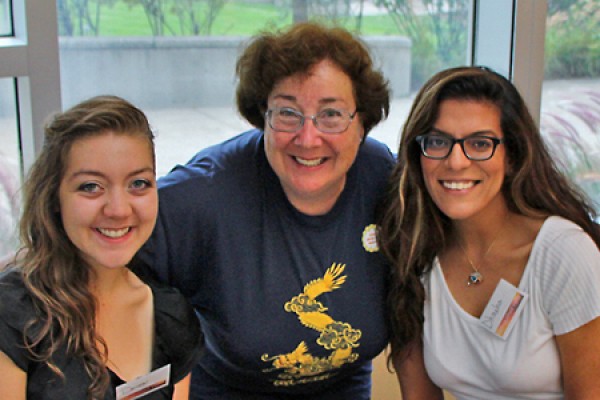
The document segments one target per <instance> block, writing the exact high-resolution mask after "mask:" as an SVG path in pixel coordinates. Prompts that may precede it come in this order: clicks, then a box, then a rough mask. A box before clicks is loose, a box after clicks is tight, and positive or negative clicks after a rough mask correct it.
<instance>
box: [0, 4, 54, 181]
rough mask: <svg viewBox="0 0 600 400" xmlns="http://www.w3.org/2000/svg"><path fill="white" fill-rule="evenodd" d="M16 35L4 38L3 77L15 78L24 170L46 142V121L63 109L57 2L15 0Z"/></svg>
mask: <svg viewBox="0 0 600 400" xmlns="http://www.w3.org/2000/svg"><path fill="white" fill-rule="evenodd" d="M12 18H13V21H12V24H13V28H14V35H13V36H12V37H0V59H1V60H2V63H0V78H13V79H14V83H15V84H14V87H15V96H16V104H17V130H18V132H19V143H20V151H21V160H22V168H23V173H25V172H26V171H27V170H28V169H29V167H30V166H31V164H32V163H33V161H34V160H35V157H36V155H37V154H38V153H39V151H40V149H41V147H42V145H43V123H44V120H45V119H46V118H47V116H48V115H49V114H51V113H52V112H56V111H59V110H60V109H61V97H60V67H59V53H58V26H57V25H58V22H57V15H56V2H55V1H47V0H12Z"/></svg>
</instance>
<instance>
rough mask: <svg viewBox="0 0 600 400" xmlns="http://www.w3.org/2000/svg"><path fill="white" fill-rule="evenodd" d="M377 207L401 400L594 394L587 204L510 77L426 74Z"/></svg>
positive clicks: (594, 240) (594, 251)
mask: <svg viewBox="0 0 600 400" xmlns="http://www.w3.org/2000/svg"><path fill="white" fill-rule="evenodd" d="M382 215H383V217H382V221H381V230H380V244H381V248H382V251H383V252H384V253H385V254H386V255H387V257H388V258H389V259H390V261H391V263H392V266H393V269H392V275H393V279H392V282H391V292H390V296H389V307H390V310H391V311H390V312H391V326H392V339H391V341H392V353H391V360H392V361H393V363H394V365H395V367H396V371H397V374H398V377H399V380H400V383H401V387H402V392H403V398H404V399H434V398H438V399H441V398H442V391H441V389H447V390H449V391H450V392H452V393H453V394H454V396H455V397H456V398H457V399H483V398H485V399H516V398H519V399H540V398H544V399H562V398H565V397H566V398H569V399H572V398H573V399H582V398H597V397H598V396H600V384H599V383H598V380H597V379H596V376H595V374H596V373H595V372H593V371H597V370H598V368H600V341H598V339H597V338H598V337H599V336H600V319H599V318H598V316H600V253H599V251H598V246H599V245H600V229H599V227H598V225H597V224H595V223H594V222H593V219H594V218H597V214H596V212H595V211H594V210H593V208H592V207H591V206H590V203H589V202H588V201H587V200H586V199H585V197H584V196H583V195H582V194H581V193H580V192H579V191H578V190H577V189H576V188H575V187H574V186H573V185H572V184H571V183H570V182H569V181H568V180H567V179H566V178H565V177H564V175H563V174H561V173H560V172H559V170H558V169H557V167H556V165H555V164H554V162H553V160H552V157H551V155H550V154H549V152H548V150H547V149H546V146H545V145H544V142H543V139H542V137H541V135H540V133H539V130H538V128H537V127H536V125H535V123H534V121H533V119H532V117H531V115H530V114H529V111H528V110H527V107H526V105H525V103H524V101H523V99H522V98H521V96H520V95H519V93H518V91H517V89H516V88H515V87H514V85H512V84H511V83H510V81H508V80H507V79H505V78H504V77H502V76H501V75H499V74H497V73H495V72H493V71H491V70H490V69H487V68H479V67H460V68H453V69H449V70H445V71H442V72H440V73H438V74H436V75H435V76H433V77H432V78H431V79H430V80H429V81H428V82H427V83H426V84H425V85H424V87H423V88H422V89H421V90H420V91H419V93H418V95H417V97H416V99H415V101H414V103H413V106H412V109H411V111H410V114H409V117H408V120H407V122H406V124H405V126H404V129H403V132H402V138H401V143H400V147H399V152H398V163H397V165H396V167H395V169H394V171H393V173H392V177H391V185H390V189H389V192H388V197H387V200H386V205H385V207H384V212H383V213H382ZM586 396H588V397H586ZM590 396H596V397H590Z"/></svg>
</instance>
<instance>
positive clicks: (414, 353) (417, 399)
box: [393, 343, 444, 400]
mask: <svg viewBox="0 0 600 400" xmlns="http://www.w3.org/2000/svg"><path fill="white" fill-rule="evenodd" d="M393 363H394V368H395V369H396V375H397V376H398V382H399V383H400V392H401V393H402V400H442V399H443V398H444V394H443V393H442V390H441V389H440V388H439V387H437V386H436V385H435V383H433V382H432V381H431V379H430V378H429V375H427V371H426V370H425V361H424V360H423V348H422V346H421V344H420V343H419V344H414V345H412V346H411V348H410V350H409V352H408V354H407V355H406V357H404V358H400V357H397V358H395V359H394V360H393Z"/></svg>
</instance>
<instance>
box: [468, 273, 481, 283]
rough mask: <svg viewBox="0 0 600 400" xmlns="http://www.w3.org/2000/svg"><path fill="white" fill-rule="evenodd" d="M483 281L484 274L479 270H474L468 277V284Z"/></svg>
mask: <svg viewBox="0 0 600 400" xmlns="http://www.w3.org/2000/svg"><path fill="white" fill-rule="evenodd" d="M481 282H483V276H482V275H481V274H480V273H479V272H478V271H474V272H471V273H470V274H469V279H467V286H471V285H477V284H478V283H481Z"/></svg>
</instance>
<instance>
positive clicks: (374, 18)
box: [57, 0, 472, 175]
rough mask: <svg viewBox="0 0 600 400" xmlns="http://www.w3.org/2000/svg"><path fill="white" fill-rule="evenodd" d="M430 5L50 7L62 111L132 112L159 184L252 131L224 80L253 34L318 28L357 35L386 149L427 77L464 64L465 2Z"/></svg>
mask: <svg viewBox="0 0 600 400" xmlns="http://www.w3.org/2000/svg"><path fill="white" fill-rule="evenodd" d="M184 3H185V4H184ZM405 3H406V4H405ZM429 3H431V4H429V5H428V6H425V5H424V4H425V3H424V2H418V1H415V2H397V1H391V0H385V1H383V0H370V1H367V0H365V1H324V0H320V1H317V0H308V1H307V0H301V1H298V0H295V1H292V0H254V1H250V0H248V1H229V2H224V1H215V0H213V1H197V2H181V1H178V0H165V1H163V2H161V4H162V5H163V7H162V8H158V9H152V10H150V9H145V8H144V5H143V4H144V3H143V2H135V1H133V2H132V1H125V0H116V1H113V2H103V3H96V2H93V1H91V2H88V4H89V6H88V7H87V8H83V9H78V10H77V12H75V10H74V9H72V8H73V7H74V3H73V2H68V1H66V0H59V1H58V3H57V4H58V9H57V10H58V21H59V33H60V56H61V78H62V85H61V88H62V101H63V107H69V106H72V105H73V104H75V103H77V102H79V101H81V100H83V99H85V98H88V97H90V96H93V95H97V94H102V93H110V94H116V95H119V96H122V97H125V98H126V99H128V100H130V101H131V102H133V103H134V104H136V105H137V106H139V107H141V108H142V109H143V110H144V111H145V112H146V113H147V114H148V117H149V119H150V122H151V123H152V125H153V127H154V128H155V129H156V130H157V139H156V149H157V167H158V174H159V175H163V174H165V173H167V172H168V171H169V170H170V168H172V167H173V166H174V165H175V164H177V163H185V162H186V161H187V160H188V159H189V158H190V157H192V156H193V154H195V153H196V152H197V151H198V150H200V149H202V148H204V147H206V146H208V145H211V144H215V143H218V142H221V141H223V140H224V139H226V138H228V137H231V136H232V135H235V134H238V133H240V132H242V131H244V130H246V129H249V128H250V126H249V124H248V123H246V122H245V121H244V120H242V119H241V118H240V117H239V116H238V115H237V112H236V110H235V106H234V91H235V76H234V74H235V61H236V58H237V55H238V54H239V50H240V47H241V46H242V45H243V44H244V42H245V41H246V40H247V39H248V38H249V37H250V36H251V35H253V34H255V33H257V32H259V31H262V30H265V29H266V30H274V29H278V28H281V27H284V26H287V25H289V24H291V23H292V22H293V21H299V20H306V19H320V20H323V19H326V20H328V21H333V22H335V23H337V24H341V25H343V26H345V27H346V28H348V29H349V30H352V31H354V32H356V33H358V34H360V35H361V37H362V38H363V39H364V40H365V41H366V42H367V44H368V45H369V46H370V47H371V49H372V50H373V54H374V57H375V58H376V60H377V62H378V63H379V64H380V65H381V68H382V70H383V72H384V74H385V75H386V77H387V78H388V79H389V80H390V86H391V88H392V91H393V95H394V98H393V101H392V104H391V113H390V117H389V119H388V120H387V121H385V122H384V123H382V124H380V125H379V126H377V127H375V129H374V130H373V132H372V133H371V135H372V136H374V137H376V138H378V139H380V140H382V141H383V142H385V143H386V144H388V145H389V146H390V147H391V148H392V149H396V146H397V142H398V135H399V132H400V130H401V127H402V123H403V121H404V119H405V117H406V115H407V114H408V109H409V106H410V103H411V101H412V94H413V93H414V91H416V90H417V89H418V88H419V87H420V86H421V85H422V84H423V82H424V81H425V80H426V79H428V78H429V76H430V75H432V74H433V73H435V72H436V71H438V70H440V69H442V68H445V67H449V66H454V65H462V64H465V63H467V62H468V54H469V51H468V48H469V40H468V35H469V21H470V20H471V19H470V15H471V8H472V2H471V1H470V0H455V1H452V2H447V3H446V4H442V2H429ZM128 4H129V5H128ZM131 4H133V5H132V6H130V5H131ZM413 4H414V5H413ZM448 4H451V7H450V6H448Z"/></svg>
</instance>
